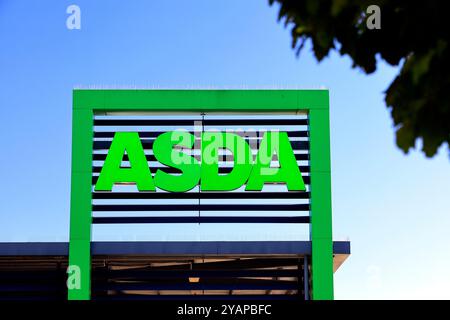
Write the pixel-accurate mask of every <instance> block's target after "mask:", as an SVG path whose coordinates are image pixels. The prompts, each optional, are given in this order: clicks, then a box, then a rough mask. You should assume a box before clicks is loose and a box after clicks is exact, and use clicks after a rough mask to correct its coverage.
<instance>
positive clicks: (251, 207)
mask: <svg viewBox="0 0 450 320" xmlns="http://www.w3.org/2000/svg"><path fill="white" fill-rule="evenodd" d="M309 210H310V205H309V204H276V205H274V204H200V205H198V204H174V205H170V204H168V205H161V204H114V205H102V204H94V205H92V211H93V212H95V211H99V212H100V211H149V212H154V211H309Z"/></svg>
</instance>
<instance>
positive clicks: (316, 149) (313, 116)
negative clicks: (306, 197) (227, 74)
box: [68, 90, 333, 300]
mask: <svg viewBox="0 0 450 320" xmlns="http://www.w3.org/2000/svg"><path fill="white" fill-rule="evenodd" d="M133 111H136V112H137V111H141V112H142V111H147V112H174V113H176V112H236V113H239V112H255V113H261V112H262V113H263V112H273V111H276V112H283V111H286V112H293V111H296V112H306V113H308V116H309V134H310V166H311V173H310V174H311V185H310V188H311V212H310V214H311V225H310V240H311V242H312V270H311V273H312V298H313V299H315V300H328V299H333V240H332V209H331V207H332V205H331V170H330V167H331V165H330V125H329V93H328V90H74V91H73V114H72V181H71V199H70V244H69V265H70V266H77V267H78V270H79V272H80V274H79V276H80V282H79V284H80V285H79V287H75V288H69V289H68V299H69V300H89V299H90V296H91V229H92V159H93V149H92V141H93V125H94V114H96V113H105V112H133Z"/></svg>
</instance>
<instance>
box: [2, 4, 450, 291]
mask: <svg viewBox="0 0 450 320" xmlns="http://www.w3.org/2000/svg"><path fill="white" fill-rule="evenodd" d="M73 3H74V4H77V5H79V6H80V8H81V11H82V17H81V19H82V22H81V30H68V29H67V28H66V18H67V16H68V15H67V14H66V8H67V6H68V5H70V4H73ZM277 13H278V9H277V8H276V7H269V6H268V4H267V1H265V0H252V1H237V0H233V1H231V0H221V1H207V0H203V1H199V0H197V1H181V0H180V1H126V2H124V1H81V0H77V1H74V2H72V1H48V0H47V1H24V0H22V1H16V0H15V1H12V0H10V1H8V0H0V41H1V44H2V45H1V46H2V49H1V50H0V88H1V89H0V112H1V119H2V123H1V126H0V146H1V148H2V151H1V157H0V175H1V179H2V183H1V184H0V241H62V240H67V239H68V221H69V220H68V218H69V194H70V156H71V154H70V152H71V94H72V88H73V87H74V86H77V85H84V86H89V85H94V86H129V85H137V86H149V87H152V86H159V87H193V86H194V87H202V86H208V87H209V86H215V87H219V88H220V87H227V86H232V87H239V86H251V87H258V86H262V87H267V86H282V87H289V86H295V87H298V86H299V87H304V88H318V87H326V88H328V89H329V90H330V94H331V141H332V146H331V147H332V150H331V152H332V180H333V212H334V215H333V218H334V236H335V239H336V240H339V239H345V238H346V237H348V238H350V240H351V241H352V255H351V257H350V258H349V259H348V260H347V261H346V263H345V264H344V265H343V267H342V268H341V269H340V270H339V271H338V272H337V273H336V276H335V287H336V290H335V291H336V298H342V299H345V298H387V299H389V298H450V290H448V288H449V287H450V273H449V272H448V270H450V249H449V248H450V232H449V229H450V210H449V208H450V166H449V165H450V164H449V159H448V156H447V155H448V150H447V149H445V148H442V149H441V150H440V153H439V155H438V156H436V157H435V158H434V159H432V160H428V159H425V158H424V156H423V155H422V154H421V153H420V152H417V151H415V152H412V153H410V154H409V155H408V156H405V155H404V154H403V153H402V152H401V151H399V150H398V149H397V148H396V146H395V143H394V134H393V128H392V121H391V119H390V115H389V112H388V110H387V109H386V107H385V105H384V102H383V91H384V90H385V89H386V88H387V86H388V84H389V83H390V81H391V80H392V79H393V77H394V75H395V74H396V72H397V68H392V67H389V66H387V65H385V64H383V63H381V64H380V68H379V71H378V72H377V73H376V74H374V75H371V76H366V75H364V74H362V72H360V71H358V70H355V69H351V62H350V60H349V59H348V58H345V57H344V58H342V57H339V56H338V55H336V54H332V55H331V57H329V58H328V59H326V60H325V61H323V62H322V63H321V64H317V63H316V61H315V60H314V59H313V57H312V53H311V52H310V50H309V49H306V50H305V51H304V52H303V53H302V55H301V56H300V58H299V59H297V58H296V57H295V54H294V52H293V51H292V50H291V48H290V44H291V43H290V41H291V39H290V35H289V30H287V29H285V28H284V27H283V25H282V24H280V23H277V20H276V17H277ZM210 228H212V229H207V228H206V227H204V226H201V227H198V226H191V227H189V228H186V229H184V230H183V231H182V232H180V231H179V230H167V229H162V228H161V227H158V228H157V230H156V229H154V228H153V229H152V228H150V229H146V230H147V231H143V230H137V231H136V233H134V231H133V232H132V231H129V233H128V234H127V233H126V232H125V234H122V235H117V234H114V236H113V237H115V238H119V239H122V238H133V236H136V234H138V235H145V233H149V234H150V238H155V237H156V238H158V237H159V238H160V239H179V238H183V239H184V238H186V239H187V238H192V239H195V238H196V237H199V235H200V237H201V238H202V239H203V238H208V237H210V238H212V239H213V238H214V239H216V238H217V237H220V236H221V235H220V234H219V235H217V229H214V227H210ZM96 231H98V232H99V233H96ZM222 233H223V232H222ZM293 233H294V235H293V236H295V230H293V229H289V230H285V229H282V228H281V227H278V229H277V228H272V229H270V230H267V229H260V230H258V229H257V230H244V229H239V230H238V231H235V232H234V233H230V238H233V239H253V238H255V239H257V238H258V237H267V236H272V237H273V238H276V239H280V238H283V237H286V238H289V237H291V236H292V234H293ZM109 234H111V233H109ZM107 235H108V231H105V230H94V237H97V239H103V238H107Z"/></svg>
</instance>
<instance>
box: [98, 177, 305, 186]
mask: <svg viewBox="0 0 450 320" xmlns="http://www.w3.org/2000/svg"><path fill="white" fill-rule="evenodd" d="M302 178H303V182H304V183H305V184H306V185H309V184H311V177H310V176H307V175H302ZM97 180H98V176H92V184H93V185H95V184H96V183H97ZM116 184H117V185H134V184H135V183H132V182H123V183H116ZM266 184H281V183H270V182H268V183H266Z"/></svg>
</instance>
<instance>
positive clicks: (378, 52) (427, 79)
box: [269, 0, 450, 157]
mask: <svg viewBox="0 0 450 320" xmlns="http://www.w3.org/2000/svg"><path fill="white" fill-rule="evenodd" d="M269 2H270V4H273V3H274V2H278V3H279V4H280V11H279V19H280V20H283V21H284V22H285V24H286V26H289V27H292V29H291V33H292V47H293V48H295V49H296V50H297V54H298V53H299V52H300V51H301V50H302V48H303V46H304V44H305V41H307V40H311V42H312V48H313V52H314V55H315V57H316V59H317V60H318V61H321V60H322V59H323V58H325V57H326V56H327V55H328V54H329V53H330V51H331V50H336V51H338V52H339V53H340V54H341V55H348V56H350V58H351V59H352V60H353V67H357V68H360V69H362V70H363V71H364V72H365V73H367V74H370V73H373V72H374V71H376V69H377V61H379V60H380V58H381V59H383V60H385V61H386V62H387V63H389V64H391V65H394V66H396V65H400V66H401V68H400V72H399V74H398V75H397V76H396V78H395V79H394V81H393V82H392V83H391V84H390V85H389V87H388V89H387V90H386V92H385V94H386V95H385V102H386V105H387V107H388V108H389V109H390V111H391V115H392V119H393V122H394V125H395V130H396V142H397V146H398V147H399V148H401V149H402V150H403V151H404V152H405V153H407V152H408V151H409V150H410V149H411V148H415V146H416V141H417V140H418V139H421V140H422V150H423V152H424V153H425V154H426V156H428V157H432V156H433V155H435V154H436V152H437V150H438V148H439V147H440V146H441V145H442V144H447V145H449V144H450V62H449V60H448V58H449V57H450V54H449V53H450V52H449V51H450V48H449V31H450V27H448V26H447V24H448V23H449V21H448V20H447V19H448V17H449V16H450V14H449V13H450V12H449V11H448V9H447V2H446V1H438V0H431V1H421V2H420V3H418V2H415V1H407V0H397V1H395V0H384V1H382V0H381V1H376V0H369V1H366V0H360V1H357V0H320V1H319V0H269ZM374 4H375V5H378V6H379V7H380V9H381V28H380V29H369V28H367V24H366V21H367V19H368V18H370V14H367V13H366V10H367V8H368V7H369V6H370V5H374Z"/></svg>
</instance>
